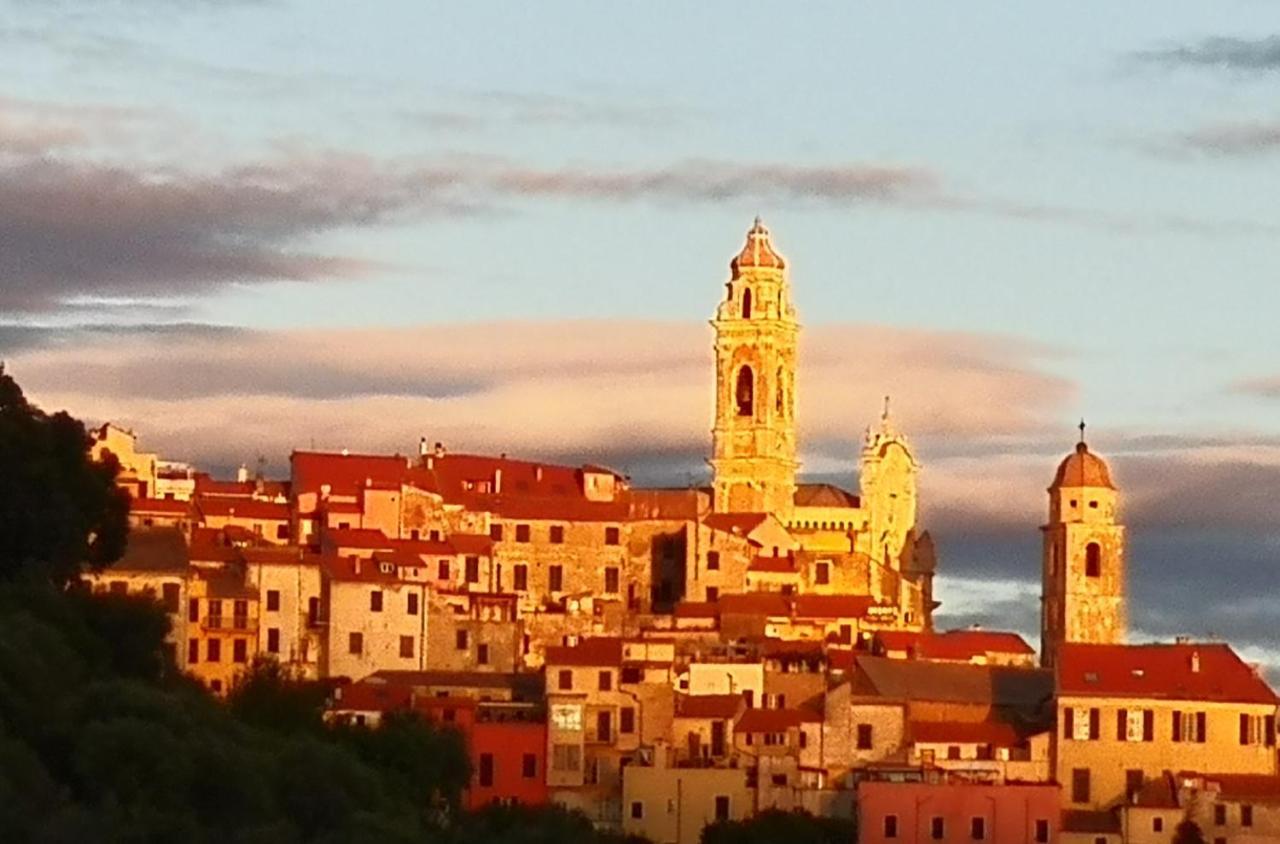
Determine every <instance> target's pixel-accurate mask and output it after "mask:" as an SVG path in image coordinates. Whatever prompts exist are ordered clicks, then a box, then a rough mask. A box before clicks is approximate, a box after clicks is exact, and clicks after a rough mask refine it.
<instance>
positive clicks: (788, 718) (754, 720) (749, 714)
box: [733, 709, 813, 733]
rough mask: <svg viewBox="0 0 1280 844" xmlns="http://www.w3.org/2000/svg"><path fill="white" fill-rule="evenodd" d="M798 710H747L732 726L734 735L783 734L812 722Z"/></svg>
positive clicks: (802, 711) (803, 712)
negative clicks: (804, 723) (806, 722)
mask: <svg viewBox="0 0 1280 844" xmlns="http://www.w3.org/2000/svg"><path fill="white" fill-rule="evenodd" d="M812 720H813V717H812V716H811V715H809V716H807V715H806V713H805V711H804V710H800V709H748V710H747V711H745V712H743V713H742V717H740V718H739V719H738V722H737V723H736V724H734V725H733V731H734V732H735V733H784V732H786V731H787V730H789V729H791V728H792V727H799V726H800V725H801V724H802V723H803V722H805V721H812Z"/></svg>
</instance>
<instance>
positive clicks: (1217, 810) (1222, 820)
mask: <svg viewBox="0 0 1280 844" xmlns="http://www.w3.org/2000/svg"><path fill="white" fill-rule="evenodd" d="M1213 825H1214V826H1226V825H1227V807H1226V806H1224V805H1222V804H1221V803H1215V804H1214V805H1213Z"/></svg>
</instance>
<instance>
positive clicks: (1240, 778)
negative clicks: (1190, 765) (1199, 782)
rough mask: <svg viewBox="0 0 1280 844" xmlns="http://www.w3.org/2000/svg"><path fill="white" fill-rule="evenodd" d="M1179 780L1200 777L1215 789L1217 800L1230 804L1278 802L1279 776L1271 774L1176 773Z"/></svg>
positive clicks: (1279, 796) (1279, 794) (1279, 800)
mask: <svg viewBox="0 0 1280 844" xmlns="http://www.w3.org/2000/svg"><path fill="white" fill-rule="evenodd" d="M1178 777H1179V778H1180V779H1186V778H1188V777H1202V778H1203V779H1204V782H1205V784H1206V785H1207V786H1209V787H1210V788H1212V787H1215V786H1216V787H1217V789H1218V799H1219V800H1229V801H1232V802H1235V801H1240V802H1257V803H1276V802H1280V776H1274V775H1271V774H1198V773H1190V772H1186V771H1180V772H1179V773H1178Z"/></svg>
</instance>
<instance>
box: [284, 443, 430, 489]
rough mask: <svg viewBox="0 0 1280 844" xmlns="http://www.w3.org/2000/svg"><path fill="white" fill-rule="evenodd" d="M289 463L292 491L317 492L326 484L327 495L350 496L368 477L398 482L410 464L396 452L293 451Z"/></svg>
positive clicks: (385, 481)
mask: <svg viewBox="0 0 1280 844" xmlns="http://www.w3.org/2000/svg"><path fill="white" fill-rule="evenodd" d="M289 466H290V470H291V473H292V481H293V492H294V494H295V495H302V494H304V493H319V492H320V488H321V487H322V486H324V485H326V484H327V485H328V486H329V494H330V495H338V496H348V497H353V496H355V495H357V494H359V492H360V490H361V489H362V488H364V487H365V486H366V485H367V484H368V483H369V482H370V481H375V482H379V483H395V484H398V483H399V482H400V480H401V478H403V477H404V475H405V472H406V471H407V469H408V466H409V464H408V461H407V460H406V459H405V458H404V457H401V456H400V455H398V454H397V455H386V454H340V453H334V452H317V451H295V452H293V454H291V455H290V456H289Z"/></svg>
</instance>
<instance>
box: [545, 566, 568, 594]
mask: <svg viewBox="0 0 1280 844" xmlns="http://www.w3.org/2000/svg"><path fill="white" fill-rule="evenodd" d="M562 589H564V567H563V566H559V565H555V566H548V567H547V591H549V592H559V591H561V590H562Z"/></svg>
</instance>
